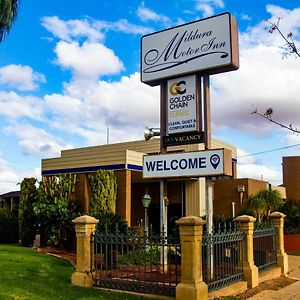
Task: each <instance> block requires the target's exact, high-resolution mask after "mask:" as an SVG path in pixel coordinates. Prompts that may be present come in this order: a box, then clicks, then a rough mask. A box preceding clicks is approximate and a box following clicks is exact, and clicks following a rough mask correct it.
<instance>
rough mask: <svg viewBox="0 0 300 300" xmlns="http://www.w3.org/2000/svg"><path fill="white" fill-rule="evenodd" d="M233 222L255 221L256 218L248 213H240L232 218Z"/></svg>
mask: <svg viewBox="0 0 300 300" xmlns="http://www.w3.org/2000/svg"><path fill="white" fill-rule="evenodd" d="M234 221H235V222H241V223H248V222H255V221H256V218H254V217H252V216H248V215H242V216H238V217H236V218H235V219H234Z"/></svg>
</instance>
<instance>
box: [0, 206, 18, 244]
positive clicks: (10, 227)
mask: <svg viewBox="0 0 300 300" xmlns="http://www.w3.org/2000/svg"><path fill="white" fill-rule="evenodd" d="M18 240H19V223H18V218H17V216H15V215H14V214H13V213H12V212H11V211H10V210H9V209H7V208H0V243H10V244H14V243H17V242H18Z"/></svg>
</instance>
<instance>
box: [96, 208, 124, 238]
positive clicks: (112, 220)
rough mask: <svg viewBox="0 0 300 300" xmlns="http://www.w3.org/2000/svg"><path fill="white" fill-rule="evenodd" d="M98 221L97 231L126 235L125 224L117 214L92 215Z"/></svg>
mask: <svg viewBox="0 0 300 300" xmlns="http://www.w3.org/2000/svg"><path fill="white" fill-rule="evenodd" d="M93 217H95V218H96V219H98V220H99V223H98V224H97V231H99V232H105V231H107V232H109V233H114V232H116V230H118V232H119V233H126V232H127V230H128V225H127V222H126V221H125V220H124V219H123V218H122V217H120V216H119V215H117V214H113V213H103V212H102V213H101V212H100V213H97V214H95V215H93Z"/></svg>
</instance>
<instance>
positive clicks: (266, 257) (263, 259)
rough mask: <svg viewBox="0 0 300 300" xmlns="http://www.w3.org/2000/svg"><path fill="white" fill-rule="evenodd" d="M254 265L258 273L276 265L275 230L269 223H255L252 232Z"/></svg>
mask: <svg viewBox="0 0 300 300" xmlns="http://www.w3.org/2000/svg"><path fill="white" fill-rule="evenodd" d="M253 255H254V264H255V265H256V266H257V267H258V270H259V271H264V270H266V269H269V268H271V267H273V266H274V265H276V263H277V254H276V229H275V228H274V227H273V226H272V224H271V223H270V222H262V223H256V224H255V229H254V232H253Z"/></svg>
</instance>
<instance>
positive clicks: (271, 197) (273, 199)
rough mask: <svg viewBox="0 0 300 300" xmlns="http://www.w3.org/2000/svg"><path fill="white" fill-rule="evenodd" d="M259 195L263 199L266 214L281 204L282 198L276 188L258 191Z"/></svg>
mask: <svg viewBox="0 0 300 300" xmlns="http://www.w3.org/2000/svg"><path fill="white" fill-rule="evenodd" d="M259 194H260V197H261V198H263V199H265V204H266V211H267V216H269V215H270V213H271V212H273V211H276V210H278V209H279V208H280V207H281V206H282V205H283V199H282V196H281V194H280V192H278V191H277V190H272V189H265V190H262V191H260V192H259Z"/></svg>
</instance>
